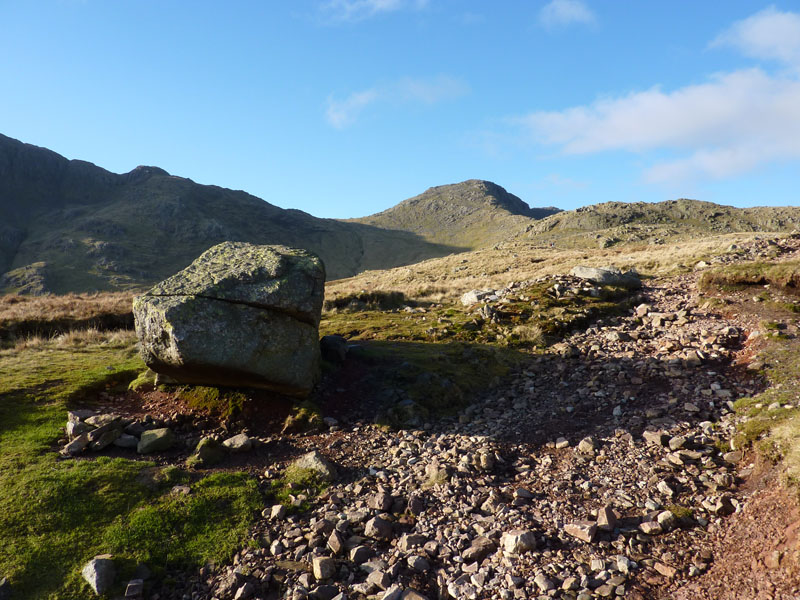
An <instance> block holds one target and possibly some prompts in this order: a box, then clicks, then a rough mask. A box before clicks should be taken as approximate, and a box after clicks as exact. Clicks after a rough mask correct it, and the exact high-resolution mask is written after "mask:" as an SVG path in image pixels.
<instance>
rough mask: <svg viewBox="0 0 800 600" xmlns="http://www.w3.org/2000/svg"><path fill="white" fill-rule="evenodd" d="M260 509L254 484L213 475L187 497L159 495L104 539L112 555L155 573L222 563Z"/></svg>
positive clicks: (246, 479)
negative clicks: (170, 569) (208, 563)
mask: <svg viewBox="0 0 800 600" xmlns="http://www.w3.org/2000/svg"><path fill="white" fill-rule="evenodd" d="M262 507H263V504H262V501H261V497H260V494H259V492H258V488H257V485H256V482H255V480H254V479H252V478H251V477H249V476H248V475H246V474H244V473H215V474H213V475H209V476H208V477H205V478H204V479H201V480H199V481H198V482H197V483H195V484H193V485H191V491H190V493H189V494H186V495H184V494H171V493H166V494H162V495H161V496H159V497H157V498H155V499H153V500H152V501H151V502H149V503H147V504H144V505H141V506H139V507H137V508H136V509H134V510H132V511H128V512H127V514H120V515H119V516H117V518H116V519H115V520H114V522H113V523H112V524H111V525H110V526H109V527H108V528H107V529H106V531H105V533H104V536H103V539H104V542H105V543H106V544H107V547H108V548H109V550H110V551H111V552H113V553H115V554H119V555H121V556H124V557H126V559H127V561H129V562H131V563H135V562H143V563H146V564H147V565H148V566H149V567H150V568H151V569H155V570H156V571H160V570H163V569H166V568H167V567H169V566H173V567H175V566H195V567H196V566H200V565H203V564H204V563H206V562H212V563H221V562H223V561H226V560H229V559H230V558H231V555H232V554H233V552H234V551H235V550H236V549H237V548H238V547H239V546H240V544H241V542H242V532H244V531H247V529H248V527H249V525H250V523H251V522H252V516H253V514H254V513H255V512H256V511H258V510H259V509H261V508H262Z"/></svg>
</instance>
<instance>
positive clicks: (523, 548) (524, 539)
mask: <svg viewBox="0 0 800 600" xmlns="http://www.w3.org/2000/svg"><path fill="white" fill-rule="evenodd" d="M501 544H502V545H503V550H505V551H506V553H508V554H523V553H525V552H530V551H531V550H535V549H536V535H535V534H534V533H533V532H532V531H529V530H527V529H514V530H512V531H507V532H506V533H504V534H503V537H502V539H501Z"/></svg>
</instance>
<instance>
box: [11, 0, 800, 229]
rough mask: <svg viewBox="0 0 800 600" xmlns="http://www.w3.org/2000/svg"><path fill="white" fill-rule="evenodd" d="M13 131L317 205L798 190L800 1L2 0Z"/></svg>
mask: <svg viewBox="0 0 800 600" xmlns="http://www.w3.org/2000/svg"><path fill="white" fill-rule="evenodd" d="M0 22H2V23H3V24H4V28H3V29H4V31H3V35H2V36H0V56H2V59H0V133H3V134H5V135H9V136H11V137H14V138H17V139H20V140H22V141H25V142H28V143H32V144H36V145H39V146H45V147H48V148H51V149H52V150H55V151H56V152H59V153H60V154H63V155H65V156H67V157H69V158H80V159H84V160H89V161H91V162H94V163H96V164H98V165H100V166H102V167H104V168H107V169H109V170H111V171H114V172H126V171H129V170H131V169H132V168H134V167H135V166H137V165H140V164H147V165H157V166H160V167H162V168H165V169H167V170H168V171H170V172H171V173H173V174H175V175H181V176H185V177H189V178H191V179H193V180H195V181H197V182H200V183H207V184H215V185H221V186H224V187H230V188H234V189H243V190H246V191H248V192H250V193H252V194H255V195H256V196H259V197H261V198H264V199H265V200H267V201H268V202H271V203H273V204H277V205H278V206H281V207H284V208H298V209H301V210H304V211H307V212H310V213H312V214H314V215H317V216H322V217H340V218H346V217H356V216H363V215H367V214H371V213H374V212H377V211H380V210H383V209H385V208H388V207H389V206H392V205H394V204H396V203H397V202H399V201H400V200H403V199H405V198H408V197H410V196H413V195H416V194H418V193H420V192H422V191H424V190H425V189H426V188H428V187H430V186H433V185H441V184H446V183H453V182H457V181H462V180H464V179H470V178H480V179H488V180H491V181H494V182H496V183H498V184H500V185H502V186H504V187H505V188H506V189H508V190H509V191H510V192H512V193H515V194H517V195H518V196H520V197H521V198H522V199H523V200H525V201H526V202H528V203H529V204H531V205H532V206H558V207H560V208H563V209H572V208H577V207H578V206H583V205H587V204H594V203H597V202H605V201H610V200H618V201H625V202H633V201H660V200H666V199H671V198H679V197H690V198H697V199H701V200H709V201H712V202H718V203H721V204H732V205H736V206H754V205H787V204H800V198H799V197H798V188H800V186H799V185H798V183H799V182H800V178H799V177H798V173H800V2H783V3H776V4H761V3H758V2H752V1H747V2H740V1H736V0H726V1H725V2H696V1H685V0H675V1H672V2H642V1H632V0H615V1H613V2H611V1H602V2H601V1H599V0H553V1H544V0H543V1H540V2H535V1H532V0H531V1H518V2H517V1H505V2H503V1H501V2H491V3H490V2H485V1H475V2H472V1H469V0H318V1H317V0H296V1H292V2H278V1H266V0H264V1H252V2H248V1H245V0H239V1H236V2H206V1H202V0H192V1H189V0H186V1H177V0H173V1H164V0H158V1H151V0H138V1H133V0H130V1H126V0H118V1H109V0H47V1H46V0H30V1H26V2H19V1H11V0H0Z"/></svg>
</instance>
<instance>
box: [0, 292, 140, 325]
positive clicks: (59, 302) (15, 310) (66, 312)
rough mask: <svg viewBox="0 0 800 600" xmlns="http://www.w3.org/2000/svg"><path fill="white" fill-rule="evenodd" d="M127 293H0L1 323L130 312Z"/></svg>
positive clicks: (78, 318) (87, 317)
mask: <svg viewBox="0 0 800 600" xmlns="http://www.w3.org/2000/svg"><path fill="white" fill-rule="evenodd" d="M132 301H133V296H132V295H131V294H130V293H128V292H105V293H98V294H65V295H63V296H55V295H49V296H21V295H17V294H8V295H6V296H0V325H3V324H5V323H10V322H19V321H55V320H59V319H72V320H87V319H92V318H95V317H98V316H100V315H108V314H116V315H122V314H126V313H129V312H131V303H132Z"/></svg>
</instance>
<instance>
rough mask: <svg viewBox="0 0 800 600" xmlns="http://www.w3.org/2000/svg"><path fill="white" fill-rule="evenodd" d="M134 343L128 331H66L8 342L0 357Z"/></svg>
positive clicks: (133, 334) (131, 333)
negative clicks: (34, 351) (23, 351)
mask: <svg viewBox="0 0 800 600" xmlns="http://www.w3.org/2000/svg"><path fill="white" fill-rule="evenodd" d="M135 342H136V334H135V333H134V332H133V331H130V330H128V329H119V330H116V331H99V330H97V329H92V328H90V329H78V330H74V331H67V332H65V333H61V334H58V335H55V336H53V337H45V336H41V335H32V336H30V337H26V338H22V339H17V340H14V341H13V342H9V343H8V346H7V347H6V348H3V349H2V350H0V356H2V355H5V354H9V353H11V354H13V353H16V352H20V351H22V350H44V349H61V350H65V349H74V348H85V347H87V346H109V347H112V348H124V347H127V346H131V345H133V344H134V343H135Z"/></svg>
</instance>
